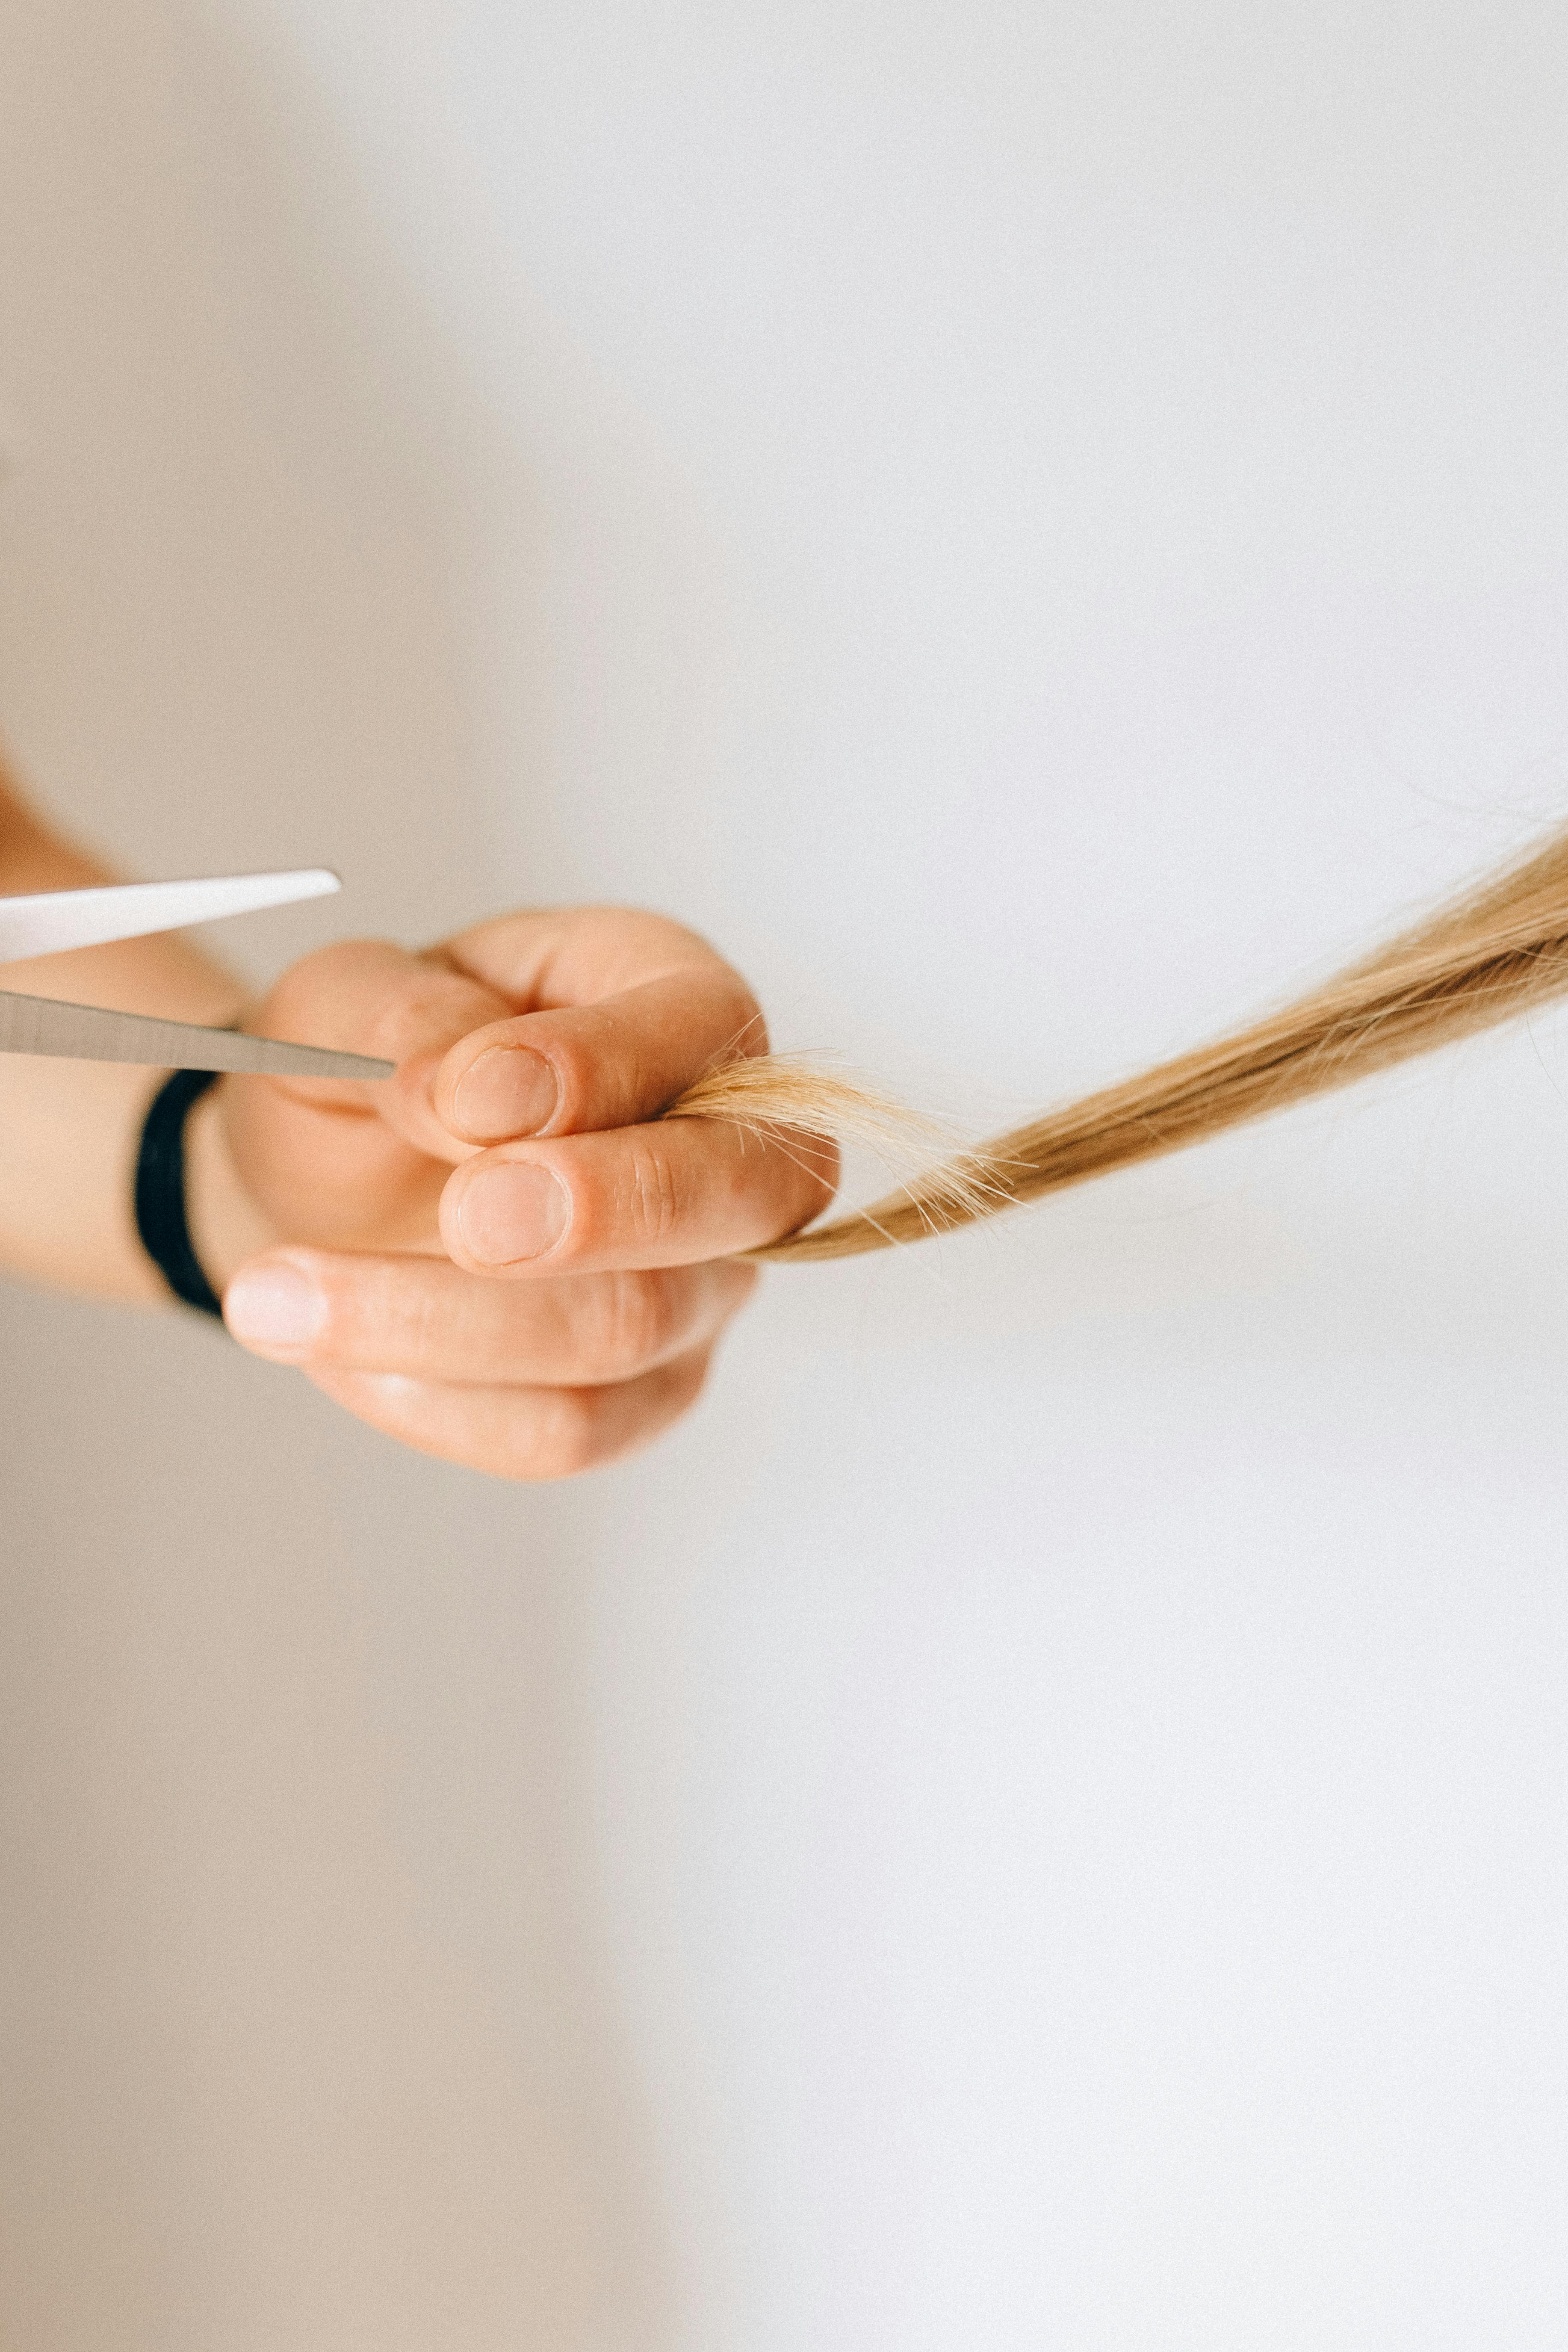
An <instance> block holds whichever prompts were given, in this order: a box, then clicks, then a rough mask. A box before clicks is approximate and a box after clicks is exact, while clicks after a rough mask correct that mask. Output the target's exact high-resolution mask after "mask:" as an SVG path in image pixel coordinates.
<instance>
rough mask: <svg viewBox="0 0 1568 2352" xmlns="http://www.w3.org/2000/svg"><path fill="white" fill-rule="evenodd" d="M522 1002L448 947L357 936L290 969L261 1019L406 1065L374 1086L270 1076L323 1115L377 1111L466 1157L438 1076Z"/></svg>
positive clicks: (412, 1138) (283, 1030)
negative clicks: (434, 1092) (436, 1089)
mask: <svg viewBox="0 0 1568 2352" xmlns="http://www.w3.org/2000/svg"><path fill="white" fill-rule="evenodd" d="M513 1009H514V1008H513V1005H512V1004H511V1003H510V1001H509V1000H508V999H507V998H506V997H505V996H503V995H501V994H500V993H499V992H497V991H496V990H495V989H493V988H489V987H487V986H486V985H485V983H484V982H482V981H481V980H479V979H477V978H475V977H474V976H473V975H472V974H471V973H469V972H467V971H458V970H456V969H455V968H454V967H453V966H452V965H451V964H450V963H448V962H447V961H445V960H444V959H443V958H442V957H441V956H440V955H439V954H437V955H433V956H416V955H409V954H408V953H407V952H406V951H405V950H404V949H402V948H398V947H394V946H393V945H392V944H391V942H390V941H389V940H345V941H343V943H342V945H341V946H338V947H332V948H326V949H323V950H321V953H320V954H318V955H312V956H307V957H306V958H305V959H304V960H303V961H302V962H300V963H297V964H295V965H294V966H293V967H292V969H291V970H289V971H287V972H285V973H284V975H283V977H282V979H281V980H280V981H279V982H278V984H277V986H276V987H275V988H274V989H273V991H272V992H271V994H270V995H269V996H268V999H267V1002H266V1003H265V1004H264V1006H263V1007H262V1009H261V1013H260V1014H259V1015H258V1022H257V1026H258V1027H259V1028H264V1029H266V1030H267V1031H268V1034H274V1035H278V1036H282V1037H291V1038H298V1039H299V1040H300V1043H302V1044H304V1045H331V1046H335V1047H337V1048H339V1049H340V1050H342V1051H343V1052H346V1053H352V1054H373V1055H378V1056H380V1057H381V1058H382V1059H383V1060H384V1061H388V1062H395V1064H396V1065H397V1070H396V1075H395V1076H394V1077H391V1078H387V1079H384V1080H382V1081H380V1082H378V1083H377V1084H375V1085H374V1087H360V1086H354V1085H344V1084H341V1083H331V1082H328V1081H323V1080H321V1079H310V1080H301V1079H297V1078H290V1079H277V1078H274V1079H269V1080H268V1081H267V1082H266V1083H267V1084H268V1086H270V1087H274V1088H281V1089H282V1090H283V1091H284V1092H285V1093H287V1094H288V1095H289V1096H290V1097H294V1098H295V1099H296V1100H298V1101H299V1102H300V1104H301V1105H302V1106H303V1107H305V1108H310V1109H312V1110H316V1111H318V1112H322V1111H325V1112H332V1111H336V1112H339V1113H342V1112H343V1111H349V1112H353V1111H356V1110H357V1111H362V1112H363V1111H374V1112H375V1113H378V1114H379V1115H380V1117H381V1118H384V1120H385V1121H386V1123H387V1125H388V1126H389V1127H391V1128H392V1129H394V1131H395V1133H396V1134H397V1135H399V1136H400V1137H402V1139H404V1141H405V1142H407V1143H411V1144H413V1145H414V1146H415V1147H416V1149H417V1150H420V1151H423V1152H426V1153H428V1154H430V1155H431V1156H432V1157H434V1158H437V1159H440V1160H448V1161H450V1160H458V1159H460V1158H461V1157H462V1156H463V1147H462V1146H461V1144H459V1143H458V1142H455V1141H454V1139H453V1135H452V1132H451V1130H450V1129H448V1128H447V1127H445V1126H443V1125H442V1123H441V1121H440V1120H439V1119H438V1118H437V1115H436V1112H435V1108H434V1107H433V1104H432V1101H431V1093H430V1089H431V1083H432V1080H433V1078H434V1076H435V1074H436V1072H437V1069H438V1068H439V1067H440V1066H441V1063H442V1060H443V1058H444V1056H445V1055H446V1054H447V1051H448V1049H449V1048H450V1047H451V1045H453V1044H454V1043H455V1042H456V1041H457V1040H458V1038H460V1037H464V1036H466V1035H468V1033H469V1032H470V1031H473V1030H475V1029H482V1028H486V1027H488V1026H489V1025H490V1024H493V1023H495V1022H496V1021H497V1020H498V1019H500V1018H502V1017H503V1016H505V1015H507V1014H510V1013H511V1012H512V1011H513Z"/></svg>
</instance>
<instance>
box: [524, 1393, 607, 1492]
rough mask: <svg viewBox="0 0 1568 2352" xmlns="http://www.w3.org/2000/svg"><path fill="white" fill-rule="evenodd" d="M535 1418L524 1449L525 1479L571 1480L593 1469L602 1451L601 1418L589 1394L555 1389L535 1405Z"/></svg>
mask: <svg viewBox="0 0 1568 2352" xmlns="http://www.w3.org/2000/svg"><path fill="white" fill-rule="evenodd" d="M535 1414H536V1419H535V1424H534V1427H533V1430H532V1432H531V1435H530V1439H529V1442H528V1444H527V1447H526V1467H525V1469H524V1472H523V1475H525V1476H526V1477H529V1478H537V1479H541V1480H545V1479H552V1478H574V1477H576V1476H577V1475H579V1473H580V1472H582V1471H584V1470H591V1469H592V1468H593V1466H594V1465H595V1462H596V1461H597V1460H598V1459H599V1456H600V1454H601V1452H602V1450H603V1449H602V1446H601V1444H600V1428H601V1421H600V1415H599V1413H598V1412H597V1410H596V1408H595V1400H594V1398H593V1396H592V1394H588V1395H584V1394H583V1393H581V1392H580V1391H578V1390H576V1389H556V1390H554V1391H552V1392H551V1394H550V1395H549V1396H547V1397H544V1398H542V1399H540V1400H539V1401H538V1402H537V1404H536V1406H535Z"/></svg>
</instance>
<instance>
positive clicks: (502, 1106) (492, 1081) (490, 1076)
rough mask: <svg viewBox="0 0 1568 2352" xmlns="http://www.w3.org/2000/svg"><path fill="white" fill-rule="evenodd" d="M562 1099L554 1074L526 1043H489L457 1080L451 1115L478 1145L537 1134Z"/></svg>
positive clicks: (549, 1119)
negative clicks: (472, 1064) (485, 1050)
mask: <svg viewBox="0 0 1568 2352" xmlns="http://www.w3.org/2000/svg"><path fill="white" fill-rule="evenodd" d="M560 1099H561V1088H560V1086H559V1084H558V1082H557V1080H556V1076H555V1073H554V1071H553V1070H552V1068H551V1066H550V1064H549V1063H548V1062H547V1061H546V1060H545V1058H544V1056H543V1055H542V1054H536V1053H534V1052H533V1050H532V1048H531V1046H528V1045H491V1046H490V1047H489V1050H488V1052H486V1053H483V1054H481V1055H479V1060H478V1061H477V1062H476V1063H475V1064H474V1066H473V1067H472V1069H470V1070H466V1071H465V1072H464V1073H463V1076H461V1077H460V1078H459V1079H458V1090H457V1093H456V1094H455V1095H454V1096H453V1097H452V1116H453V1117H454V1118H456V1120H457V1122H458V1126H459V1127H460V1128H461V1129H462V1131H463V1133H464V1134H465V1135H467V1136H470V1137H472V1139H474V1141H475V1142H477V1143H499V1142H500V1141H501V1140H502V1139H503V1138H505V1137H507V1136H510V1135H537V1134H538V1133H539V1130H540V1129H541V1128H542V1127H548V1126H549V1124H550V1121H551V1119H552V1118H553V1117H554V1115H555V1107H556V1105H557V1103H558V1102H559V1101H560Z"/></svg>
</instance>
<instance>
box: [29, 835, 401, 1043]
mask: <svg viewBox="0 0 1568 2352" xmlns="http://www.w3.org/2000/svg"><path fill="white" fill-rule="evenodd" d="M341 888H342V884H341V883H340V881H339V879H338V877H337V876H336V875H335V874H331V873H329V872H328V870H327V868H326V867H325V866H309V867H306V868H303V869H302V870H300V872H298V873H293V874H232V875H227V876H226V877H222V878H221V879H216V880H213V881H207V882H122V883H114V884H110V885H109V886H107V887H104V888H102V889H95V890H44V891H39V892H37V893H35V894H34V895H32V896H31V897H28V898H0V964H5V963H13V962H16V961H19V960H20V959H22V958H24V957H26V956H37V955H53V954H55V953H57V952H58V950H61V949H64V948H95V947H102V946H104V945H106V944H107V942H108V941H109V940H138V939H145V938H146V937H147V936H148V935H149V934H150V933H151V932H153V931H174V930H183V929H184V926H185V925H186V924H187V923H211V922H216V921H217V920H218V919H219V918H220V917H222V916H225V915H247V914H251V913H253V912H255V910H256V909H257V908H261V907H285V906H288V905H289V904H290V903H291V902H292V901H293V900H295V899H297V898H327V897H330V896H331V892H332V891H334V890H338V889H341ZM0 1054H55V1055H61V1056H63V1057H64V1058H66V1059H68V1060H73V1061H82V1062H144V1063H146V1064H147V1065H148V1066H150V1067H153V1068H156V1069H162V1070H247V1071H261V1072H264V1073H266V1074H267V1075H268V1076H273V1077H296V1078H389V1077H390V1076H392V1073H393V1071H394V1069H395V1066H396V1065H395V1063H392V1062H377V1061H372V1060H371V1059H369V1057H368V1056H366V1055H363V1054H330V1053H327V1052H325V1051H324V1050H323V1049H322V1048H321V1047H320V1046H317V1045H287V1044H285V1043H284V1042H283V1041H282V1040H280V1039H279V1038H276V1037H246V1036H242V1035H241V1034H239V1032H238V1031H237V1030H234V1029H201V1028H196V1027H195V1026H194V1025H193V1024H191V1023H189V1022H186V1021H158V1020H153V1019H150V1018H148V1017H146V1016H145V1015H143V1014H142V1013H108V1012H105V1011H103V1010H102V1008H101V1007H100V1006H98V1005H94V1004H62V1003H57V1002H56V1000H55V999H54V998H53V997H47V996H17V995H15V994H13V993H12V992H10V991H8V990H4V989H0Z"/></svg>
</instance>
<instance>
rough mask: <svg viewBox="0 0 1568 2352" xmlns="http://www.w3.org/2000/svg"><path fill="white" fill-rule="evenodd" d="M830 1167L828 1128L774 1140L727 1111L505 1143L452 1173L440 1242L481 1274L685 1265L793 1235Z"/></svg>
mask: <svg viewBox="0 0 1568 2352" xmlns="http://www.w3.org/2000/svg"><path fill="white" fill-rule="evenodd" d="M837 1173H838V1161H837V1151H836V1150H835V1148H834V1146H833V1145H832V1144H831V1143H830V1142H828V1141H827V1140H826V1139H818V1138H807V1139H801V1138H798V1137H792V1138H791V1139H789V1141H788V1142H787V1143H784V1142H782V1141H779V1142H775V1141H770V1140H767V1139H763V1138H760V1137H758V1136H757V1135H755V1134H754V1133H752V1131H751V1130H749V1129H745V1128H742V1127H738V1126H735V1125H733V1124H732V1123H731V1121H729V1120H727V1119H704V1118H679V1119H665V1120H660V1121H657V1122H655V1123H654V1124H652V1125H648V1126H643V1127H628V1128H620V1129H616V1130H614V1131H613V1132H610V1133H605V1134H594V1135H576V1136H564V1137H562V1138H561V1139H559V1140H556V1141H546V1142H538V1143H510V1144H504V1145H502V1146H501V1147H500V1149H498V1150H493V1151H487V1152H484V1153H481V1154H480V1155H479V1157H478V1158H477V1159H473V1160H468V1161H467V1162H466V1163H465V1164H464V1165H463V1166H462V1167H460V1168H458V1170H457V1171H456V1172H455V1173H454V1174H453V1175H452V1176H450V1177H449V1178H448V1179H447V1186H446V1189H445V1191H444V1192H443V1193H442V1196H441V1209H440V1230H441V1239H442V1241H443V1243H444V1244H445V1245H446V1247H447V1251H448V1253H449V1254H450V1255H451V1257H452V1259H453V1262H454V1263H455V1264H456V1265H459V1266H462V1267H465V1268H467V1269H468V1271H469V1272H471V1273H475V1274H489V1275H497V1274H501V1275H510V1276H535V1277H537V1276H550V1275H556V1274H568V1273H571V1274H579V1273H589V1272H599V1271H603V1270H605V1269H613V1268H617V1267H626V1266H670V1265H695V1264H697V1263H699V1262H700V1261H701V1260H703V1259H706V1258H719V1257H728V1256H730V1255H732V1254H734V1253H735V1252H737V1251H741V1250H747V1249H755V1248H757V1247H759V1246H760V1245H761V1244H763V1242H768V1241H776V1240H777V1239H778V1238H779V1237H780V1236H781V1235H782V1234H788V1233H793V1232H794V1231H795V1228H796V1227H797V1226H799V1225H803V1224H805V1223H806V1222H807V1220H808V1219H810V1218H812V1217H814V1216H816V1214H817V1213H819V1212H820V1211H821V1210H822V1209H824V1208H826V1205H827V1203H828V1202H829V1201H830V1200H831V1199H832V1197H833V1190H834V1185H835V1183H836V1182H837Z"/></svg>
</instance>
